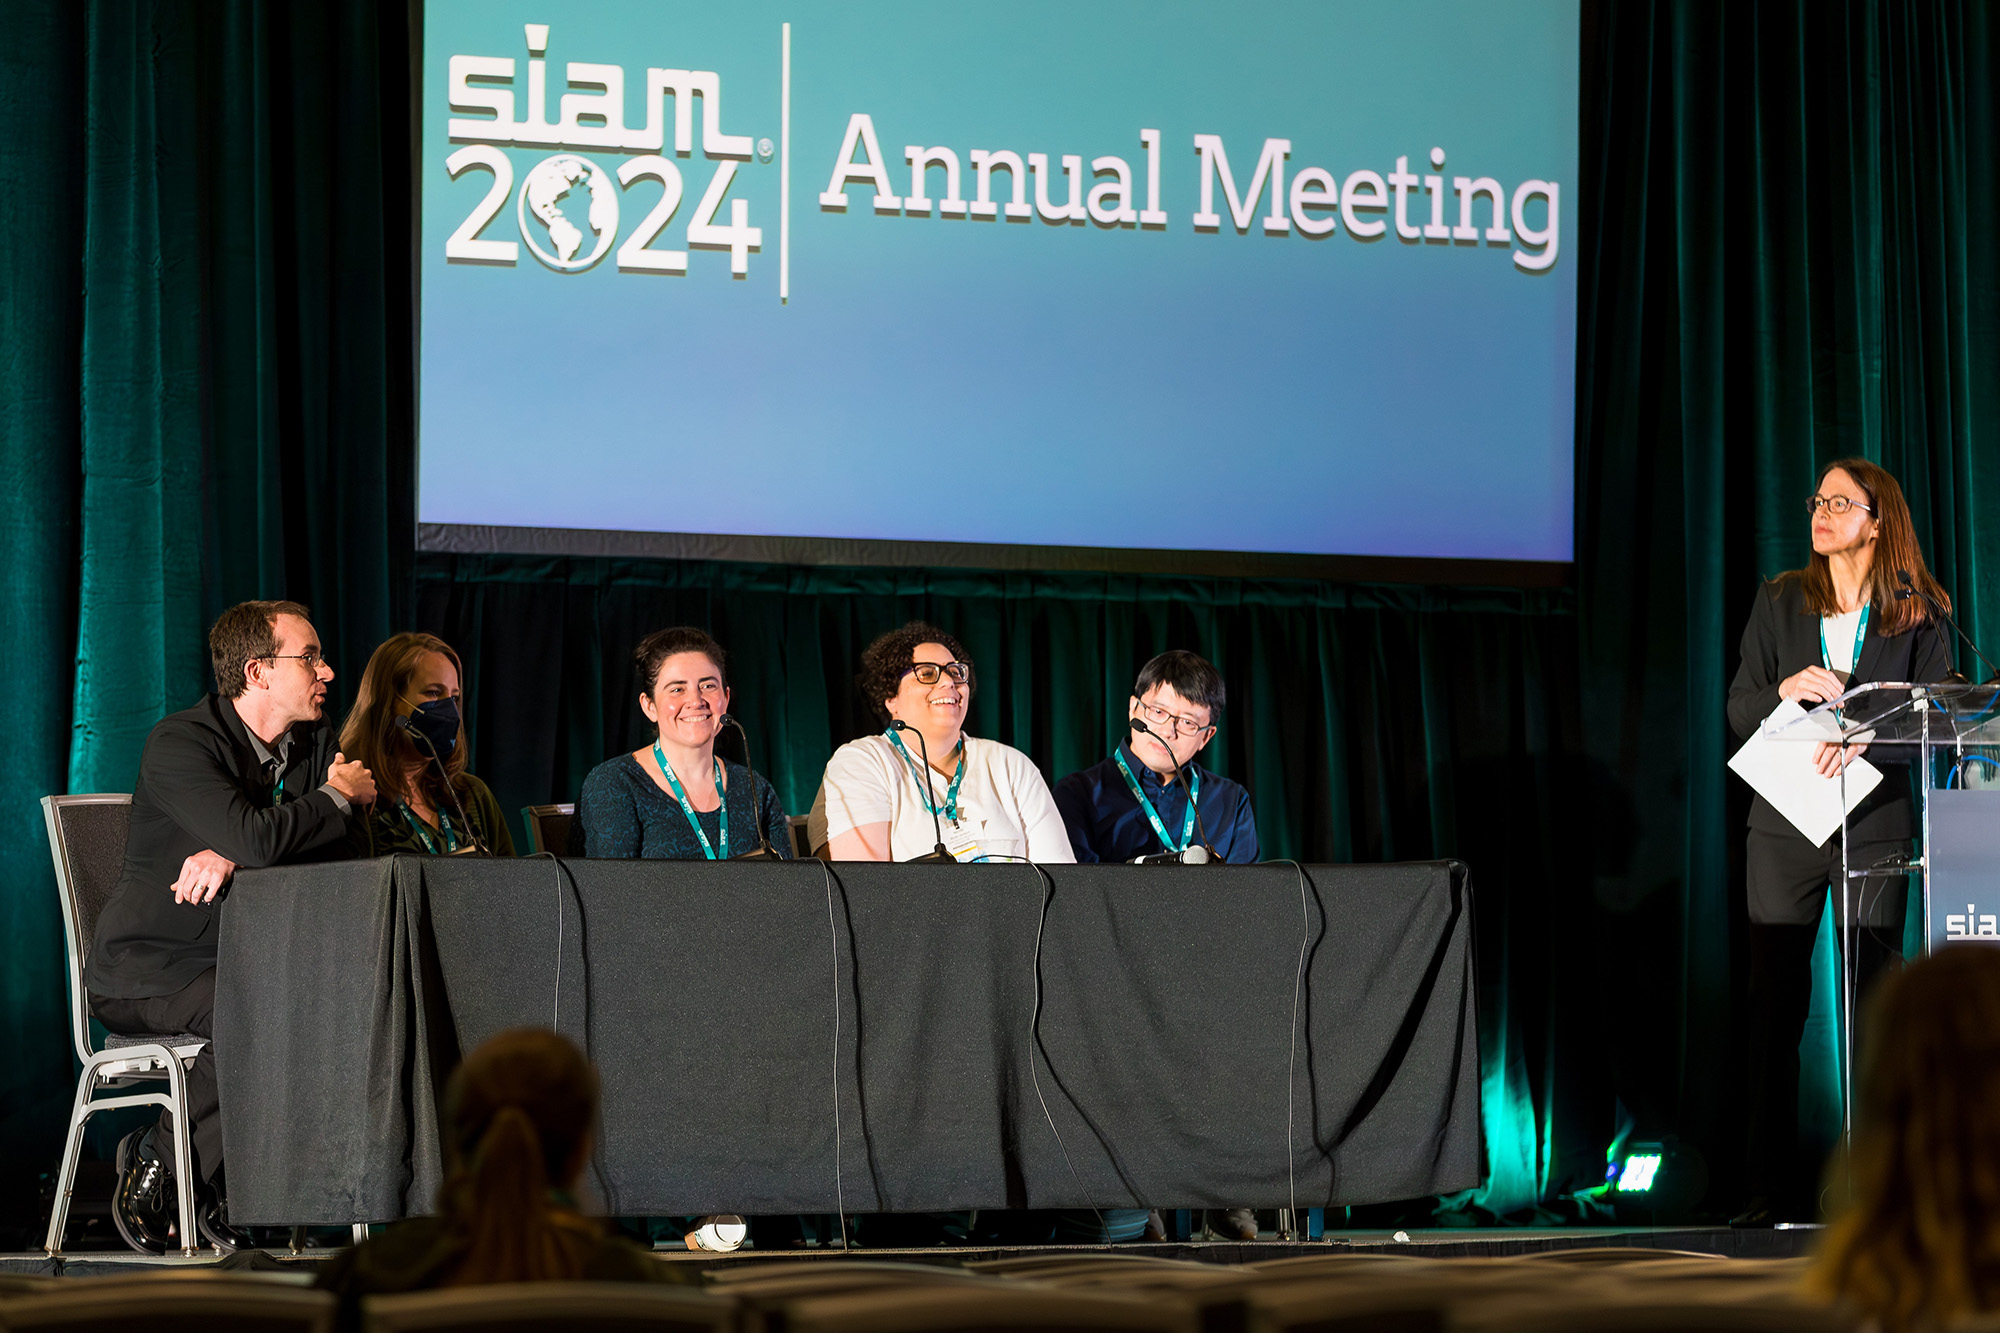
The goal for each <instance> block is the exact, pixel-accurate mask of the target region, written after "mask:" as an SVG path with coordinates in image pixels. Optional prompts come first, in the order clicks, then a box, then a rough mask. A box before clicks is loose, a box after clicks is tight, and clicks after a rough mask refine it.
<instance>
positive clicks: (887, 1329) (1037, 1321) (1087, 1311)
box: [784, 1280, 1400, 1333]
mask: <svg viewBox="0 0 2000 1333" xmlns="http://www.w3.org/2000/svg"><path fill="white" fill-rule="evenodd" d="M784 1327H785V1329H786V1330H787V1333H941V1331H942V1330H947V1329H963V1330H967V1333H972V1331H973V1330H978V1333H998V1331H999V1330H1003V1329H1023V1328H1057V1329H1074V1330H1083V1329H1105V1330H1112V1329H1116V1330H1124V1331H1125V1333H1195V1329H1196V1328H1197V1327H1198V1323H1197V1318H1196V1314H1195V1312H1194V1310H1193V1309H1192V1308H1191V1307H1190V1306H1188V1305H1186V1304H1184V1303H1182V1302H1179V1301H1174V1300H1169V1299H1159V1298H1155V1299H1138V1298H1133V1297H1126V1296H1105V1295H1098V1294H1096V1293H1086V1292H1072V1291H1055V1290H1051V1289H1048V1288H1044V1287H1036V1286H1031V1285H1029V1284H1028V1283H1025V1282H1024V1283H1012V1282H1006V1281H999V1280H995V1281H992V1282H991V1283H990V1284H989V1283H917V1284H910V1285H905V1286H897V1287H885V1288H881V1289H878V1290H874V1291H865V1292H852V1293H843V1294H839V1295H827V1296H812V1297H806V1298H804V1299H801V1300H796V1301H790V1302H787V1303H786V1305H785V1308H784ZM1398 1333H1400V1330H1398Z"/></svg>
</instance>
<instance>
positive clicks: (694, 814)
mask: <svg viewBox="0 0 2000 1333" xmlns="http://www.w3.org/2000/svg"><path fill="white" fill-rule="evenodd" d="M726 658H727V654H725V653H724V652H723V650H722V645H721V644H719V643H717V642H716V641H715V640H714V639H713V638H710V637H709V636H708V634H706V633H705V632H703V631H701V630H698V629H689V628H685V627H682V628H675V629H663V630H658V631H656V632H654V633H652V634H649V635H647V636H646V637H645V638H644V639H643V640H641V641H640V643H639V647H638V648H637V649H636V650H635V651H634V653H633V661H634V665H635V666H637V668H638V672H639V679H640V681H642V682H643V683H644V685H645V689H644V691H643V692H642V693H641V694H640V695H639V709H640V711H641V712H643V713H644V714H645V715H646V720H647V721H648V722H651V723H652V724H653V725H654V729H655V733H656V734H655V736H654V739H653V740H652V741H651V742H650V743H649V744H647V745H645V746H644V747H642V748H641V749H638V750H634V751H633V752H632V753H630V754H621V755H619V756H617V757H616V758H614V759H607V760H605V761H604V762H603V763H601V764H599V765H598V766H597V767H596V768H593V769H592V770H590V775H589V776H588V777H586V778H585V779H584V780H583V799H582V800H581V801H580V802H578V804H577V810H576V822H577V827H578V828H579V829H580V830H581V836H582V842H583V853H584V855H585V856H590V857H596V858H602V859H620V860H623V859H632V858H638V857H645V858H649V859H654V860H670V861H700V860H710V861H726V860H729V859H730V858H731V857H735V856H741V855H742V854H743V853H745V852H754V851H756V850H757V848H758V843H759V838H758V830H759V829H762V830H763V836H764V837H765V838H767V839H769V841H770V845H771V850H772V851H774V852H776V853H777V854H778V855H779V856H781V857H784V858H786V859H789V858H790V857H791V854H792V839H791V827H790V823H789V821H788V820H787V819H786V817H785V808H784V807H783V806H782V805H780V804H779V803H778V793H777V791H776V790H775V789H774V788H773V787H772V786H771V784H770V783H768V782H766V781H765V780H764V779H763V778H761V777H758V778H756V779H755V780H754V784H753V781H752V778H751V774H750V771H749V770H748V769H746V768H744V767H743V766H742V765H741V764H732V763H729V762H728V761H727V760H721V759H717V758H716V755H715V738H716V736H717V734H718V733H720V732H721V730H722V719H723V717H724V716H725V715H726V714H727V713H728V711H729V682H728V678H727V676H726V675H725V671H726ZM753 785H754V790H753ZM573 836H574V835H573Z"/></svg>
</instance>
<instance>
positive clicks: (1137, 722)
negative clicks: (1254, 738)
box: [1125, 717, 1222, 865]
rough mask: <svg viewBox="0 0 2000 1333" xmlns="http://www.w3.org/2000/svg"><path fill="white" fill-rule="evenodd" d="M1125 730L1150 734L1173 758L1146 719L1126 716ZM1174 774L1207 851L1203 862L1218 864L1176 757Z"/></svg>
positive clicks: (1184, 766) (1184, 771)
mask: <svg viewBox="0 0 2000 1333" xmlns="http://www.w3.org/2000/svg"><path fill="white" fill-rule="evenodd" d="M1125 730H1126V731H1127V732H1128V733H1129V732H1134V731H1138V732H1144V733H1145V734H1146V735H1148V736H1151V737H1152V738H1153V739H1154V740H1155V741H1157V742H1158V743H1159V746H1160V748H1161V749H1163V750H1165V751H1166V752H1167V758H1169V759H1173V758H1174V747H1173V746H1171V745H1169V744H1167V738H1166V737H1164V736H1162V735H1161V734H1160V733H1159V732H1157V731H1154V730H1153V729H1152V728H1151V727H1149V726H1147V725H1146V720H1145V719H1144V718H1140V717H1135V718H1128V719H1127V720H1126V724H1125ZM1193 762H1194V759H1193V758H1192V757H1190V758H1189V759H1188V763H1189V764H1192V763H1193ZM1174 776H1175V777H1177V778H1179V779H1180V784H1181V791H1182V792H1183V793H1185V794H1186V796H1187V803H1188V806H1189V808H1191V809H1192V810H1193V811H1194V831H1195V832H1196V833H1198V834H1200V835H1201V846H1202V850H1203V851H1205V852H1207V853H1208V860H1207V861H1206V862H1204V863H1203V864H1206V865H1215V864H1218V863H1219V862H1220V861H1221V860H1222V858H1221V857H1219V856H1217V855H1216V852H1215V844H1214V843H1213V842H1211V841H1209V837H1208V826H1207V825H1206V824H1204V823H1203V822H1202V818H1201V802H1199V801H1197V800H1195V799H1194V793H1193V792H1192V791H1189V790H1188V779H1187V764H1183V763H1181V762H1180V761H1179V760H1177V759H1176V760H1174ZM1181 850H1182V852H1183V854H1185V852H1186V848H1182V849H1181Z"/></svg>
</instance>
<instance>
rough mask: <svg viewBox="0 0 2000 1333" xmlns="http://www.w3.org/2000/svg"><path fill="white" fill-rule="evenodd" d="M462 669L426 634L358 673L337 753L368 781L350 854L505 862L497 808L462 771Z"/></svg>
mask: <svg viewBox="0 0 2000 1333" xmlns="http://www.w3.org/2000/svg"><path fill="white" fill-rule="evenodd" d="M460 674H461V673H460V670H459V662H458V654H457V653H455V652H453V651H452V649H451V645H450V644H448V643H446V642H445V641H444V640H443V639H440V638H438V637H437V636H436V635H432V634H398V635H396V636H395V637H393V638H391V639H390V640H389V641H388V642H387V643H384V644H383V645H382V646H381V647H380V648H377V649H376V650H375V652H374V655H373V656H371V657H370V658H369V659H368V667H367V669H366V670H365V671H363V672H362V673H361V688H360V690H359V691H357V692H356V695H355V699H354V708H353V711H351V712H349V713H348V715H347V721H346V723H345V724H343V725H342V727H341V729H340V749H341V753H343V754H345V755H346V756H347V757H348V758H349V759H358V760H360V761H361V762H362V763H364V764H366V765H367V766H368V771H369V772H371V773H373V774H374V775H375V792H376V800H375V804H374V805H372V806H370V807H368V809H366V810H365V811H362V812H360V813H359V815H358V817H357V818H356V819H355V820H354V821H353V823H352V825H351V832H350V833H349V844H350V846H351V847H352V849H353V852H354V854H355V855H356V856H388V855H389V854H390V853H392V852H405V853H410V854H414V855H428V856H456V855H460V854H464V853H470V854H473V855H477V854H479V853H481V852H483V853H485V854H487V855H489V856H512V855H513V854H514V838H513V835H512V834H510V833H509V832H508V831H507V820H506V817H505V816H503V815H502V814H501V813H500V803H499V802H498V801H496V800H494V799H493V793H492V791H491V790H490V789H489V788H488V787H487V785H486V784H485V783H483V782H481V781H480V780H479V779H478V778H476V777H474V776H473V775H472V774H471V773H468V772H467V771H466V767H465V765H466V744H465V719H464V717H463V716H462V715H461V714H460V712H459V706H460V704H461V702H462V701H461V699H460V696H459V677H460Z"/></svg>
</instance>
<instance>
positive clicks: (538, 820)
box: [521, 802, 576, 856]
mask: <svg viewBox="0 0 2000 1333" xmlns="http://www.w3.org/2000/svg"><path fill="white" fill-rule="evenodd" d="M521 819H522V820H523V821H524V822H525V823H526V824H527V826H528V855H530V856H540V855H541V854H542V853H543V852H554V853H555V854H556V855H557V856H568V855H569V826H570V825H571V824H573V823H575V822H576V806H575V805H574V804H572V803H569V802H564V803H562V804H560V805H524V806H522V807H521Z"/></svg>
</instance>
